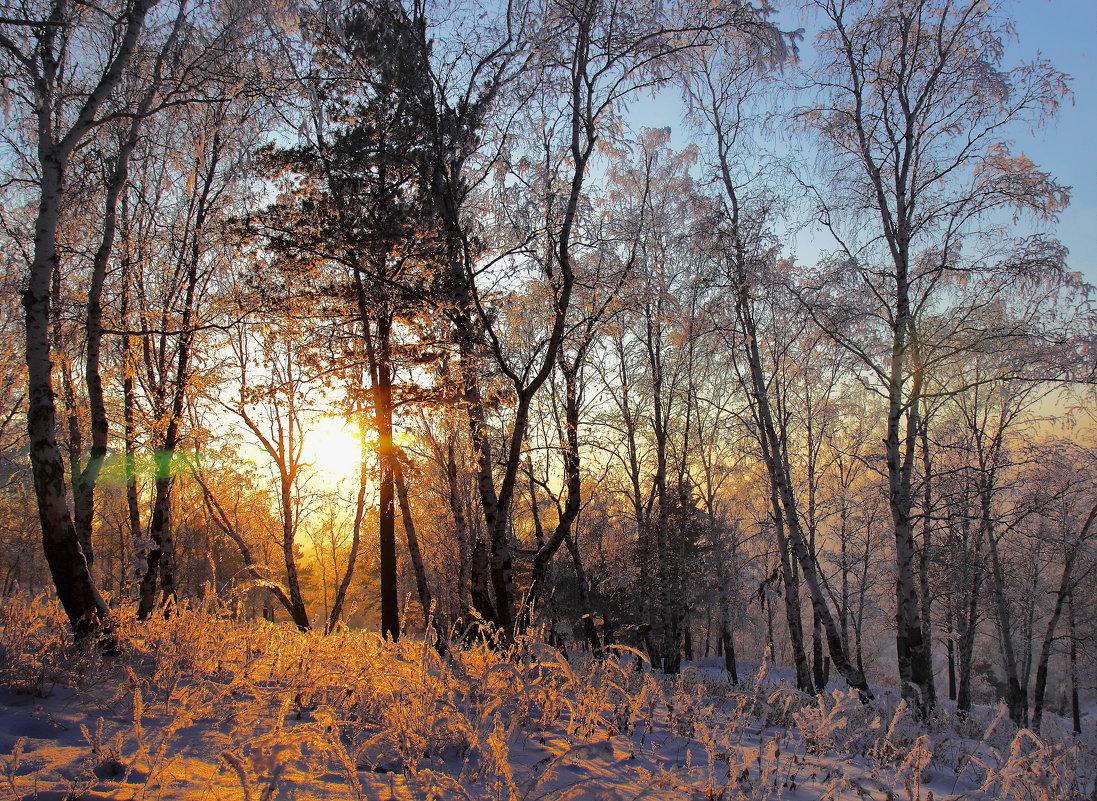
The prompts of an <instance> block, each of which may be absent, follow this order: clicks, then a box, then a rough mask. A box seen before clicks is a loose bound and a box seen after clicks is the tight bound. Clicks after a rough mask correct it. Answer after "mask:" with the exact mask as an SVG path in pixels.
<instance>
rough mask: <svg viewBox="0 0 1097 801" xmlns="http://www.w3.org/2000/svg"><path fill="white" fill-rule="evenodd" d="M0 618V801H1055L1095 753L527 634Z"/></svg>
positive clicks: (1058, 732)
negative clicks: (106, 631)
mask: <svg viewBox="0 0 1097 801" xmlns="http://www.w3.org/2000/svg"><path fill="white" fill-rule="evenodd" d="M0 626H2V628H0V799H5V798H10V799H42V801H46V800H49V801H53V800H54V799H56V800H57V801H60V800H61V799H78V798H83V799H107V798H109V799H187V800H188V801H191V800H192V799H246V800H247V801H268V800H271V799H275V798H287V799H289V798H295V799H302V800H304V799H378V800H382V799H401V800H402V799H416V800H420V799H421V800H423V801H426V800H427V799H458V800H465V799H476V800H477V801H479V800H480V799H498V801H563V799H591V800H592V801H627V800H631V799H641V798H646V799H657V800H659V801H662V799H667V800H668V801H670V800H671V799H706V800H707V801H713V800H714V799H719V800H720V801H745V800H746V799H750V800H751V801H763V800H764V801H814V800H815V799H834V800H835V801H853V800H854V799H857V800H858V801H866V800H867V799H872V800H873V801H876V800H877V799H878V800H879V801H892V800H893V799H903V800H904V801H941V799H972V800H973V801H974V800H975V799H987V800H988V801H989V799H1018V800H1020V799H1025V801H1073V799H1088V798H1092V797H1094V796H1093V795H1092V794H1093V793H1094V792H1095V790H1094V786H1095V784H1094V783H1095V781H1097V778H1095V774H1097V748H1095V743H1094V742H1093V741H1092V739H1090V740H1084V739H1078V738H1074V737H1073V736H1072V735H1070V734H1069V733H1068V732H1065V731H1064V730H1063V728H1062V727H1063V723H1062V721H1060V720H1059V719H1058V718H1055V717H1054V716H1053V717H1052V719H1051V722H1050V724H1049V725H1046V726H1045V733H1044V735H1043V737H1037V736H1036V735H1034V734H1032V733H1031V732H1028V731H1024V730H1022V731H1018V730H1016V729H1015V728H1014V727H1013V726H1012V725H1011V724H1010V722H1009V720H1008V718H1007V717H1006V716H1005V714H1004V712H1003V710H1002V709H997V710H995V709H980V710H977V711H976V713H975V714H974V715H973V716H972V717H971V718H970V719H967V720H958V719H956V718H955V716H954V715H950V714H949V713H948V711H947V710H945V711H943V712H942V713H941V715H940V716H939V717H938V718H936V719H934V720H933V721H932V722H930V723H929V724H928V725H926V726H920V725H918V724H916V723H915V722H914V721H913V720H912V719H911V717H910V715H909V713H908V711H907V709H906V707H905V706H904V704H903V703H902V702H896V700H895V699H894V698H893V697H892V696H890V695H886V694H885V695H882V696H881V697H880V698H878V699H877V700H876V701H874V702H873V703H871V704H868V705H865V704H862V703H861V702H860V700H859V699H858V698H857V696H856V695H855V694H853V693H850V692H846V691H843V690H833V691H831V692H829V694H827V695H825V696H820V697H818V698H811V697H809V696H805V695H802V694H800V693H798V692H796V691H795V690H794V689H792V688H790V687H789V686H787V684H786V683H785V682H784V681H783V680H780V679H776V678H774V677H772V676H770V675H767V670H766V668H765V667H764V666H763V667H762V668H760V669H758V671H757V672H756V673H755V674H754V675H753V676H752V677H750V678H749V679H747V680H745V681H743V682H741V683H739V684H732V683H730V682H729V681H728V680H727V678H726V676H725V675H724V674H723V673H722V671H720V670H718V669H715V668H706V667H690V668H687V669H686V670H685V671H684V672H683V673H682V674H681V675H679V676H677V677H662V676H659V675H658V674H653V673H652V672H650V671H637V670H636V669H635V663H636V660H635V659H634V658H632V657H631V656H625V657H620V658H614V659H607V660H603V661H600V662H599V661H594V660H590V659H576V660H572V661H570V662H569V661H568V660H565V659H564V658H562V657H561V655H560V654H559V653H558V652H557V651H555V650H553V649H550V648H548V647H547V646H545V645H543V644H538V643H536V642H532V641H529V642H521V643H519V644H518V645H517V646H515V647H514V648H513V649H511V650H510V651H509V652H506V653H501V652H498V651H493V650H491V649H489V648H486V647H480V646H474V647H465V648H461V649H460V650H455V651H453V652H451V653H450V654H449V655H448V656H446V657H445V658H443V657H439V655H438V654H437V652H436V651H435V650H434V649H433V648H431V647H430V646H427V645H424V643H423V642H421V641H419V642H414V641H412V642H406V643H400V644H397V645H393V644H389V643H384V642H382V641H381V640H380V639H379V638H378V637H376V636H375V635H369V634H365V633H355V632H347V633H340V634H335V635H332V636H327V637H325V636H320V635H317V634H301V633H299V632H297V631H295V630H292V629H290V628H289V627H285V626H274V625H270V624H267V623H253V622H252V623H236V622H233V621H231V620H225V619H222V618H220V617H218V616H216V615H212V614H208V613H202V612H194V611H188V610H181V611H179V612H178V613H177V614H175V615H174V616H172V617H171V618H170V619H168V620H157V621H155V622H150V623H148V624H137V623H136V622H135V621H134V620H133V619H132V617H126V616H125V615H123V617H122V620H121V621H120V623H119V626H118V633H119V639H120V645H121V651H122V653H121V655H120V656H115V657H110V658H104V657H101V656H99V655H98V654H97V653H96V652H95V651H94V650H92V651H88V650H87V649H80V648H76V647H74V646H72V645H71V644H69V643H68V642H67V641H66V638H65V636H64V625H63V620H62V619H61V616H60V613H59V612H58V610H57V609H56V607H55V606H52V605H47V604H44V603H41V602H38V603H24V602H21V601H17V600H13V599H5V600H3V601H0ZM1086 728H1091V727H1089V726H1087V727H1086Z"/></svg>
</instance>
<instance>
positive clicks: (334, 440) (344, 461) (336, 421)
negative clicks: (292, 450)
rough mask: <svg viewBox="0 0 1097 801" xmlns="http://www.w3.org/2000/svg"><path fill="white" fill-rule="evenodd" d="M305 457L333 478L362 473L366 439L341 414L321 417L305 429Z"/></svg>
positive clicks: (324, 474)
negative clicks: (363, 443) (360, 468)
mask: <svg viewBox="0 0 1097 801" xmlns="http://www.w3.org/2000/svg"><path fill="white" fill-rule="evenodd" d="M303 455H304V457H305V460H306V461H307V462H309V463H310V464H311V465H312V466H313V470H314V471H316V472H317V473H320V474H321V475H322V476H323V477H324V478H326V479H328V480H329V481H340V480H342V479H344V478H348V477H350V476H356V475H357V474H358V468H359V464H360V463H361V459H362V443H361V440H360V439H359V438H358V432H357V430H356V428H355V427H354V426H352V425H351V424H350V423H348V422H347V421H345V420H343V419H342V418H341V417H333V416H324V417H319V418H317V419H316V420H315V421H314V422H313V423H312V424H311V425H310V426H309V428H308V431H307V432H306V433H305V443H304V454H303Z"/></svg>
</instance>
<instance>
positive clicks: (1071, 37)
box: [631, 0, 1097, 284]
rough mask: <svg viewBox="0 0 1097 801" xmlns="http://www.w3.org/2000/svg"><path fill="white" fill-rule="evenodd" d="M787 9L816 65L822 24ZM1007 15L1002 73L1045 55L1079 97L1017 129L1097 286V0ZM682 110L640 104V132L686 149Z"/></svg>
mask: <svg viewBox="0 0 1097 801" xmlns="http://www.w3.org/2000/svg"><path fill="white" fill-rule="evenodd" d="M778 5H781V3H780V0H778ZM784 5H785V6H786V8H787V10H785V11H783V12H782V13H780V14H779V15H778V21H779V23H780V25H781V26H782V27H783V28H785V29H786V30H795V29H797V28H803V29H804V32H805V39H804V42H803V43H802V46H801V58H802V59H803V60H804V62H805V63H807V64H810V63H811V60H812V53H811V49H810V47H811V41H812V40H813V38H814V35H815V32H816V31H817V30H818V23H817V22H816V21H815V20H814V18H813V16H812V15H810V14H807V13H802V12H799V11H798V10H797V9H796V8H795V6H797V5H799V4H798V3H793V2H785V3H784ZM1005 9H1006V11H1007V13H1008V14H1009V15H1010V16H1011V17H1012V19H1013V21H1014V25H1015V28H1016V33H1017V39H1016V40H1015V41H1014V42H1011V43H1009V46H1008V49H1007V52H1006V57H1005V60H1004V63H1003V66H1004V67H1006V68H1008V67H1010V66H1015V65H1016V64H1018V63H1021V62H1024V61H1029V60H1031V59H1033V58H1035V57H1036V56H1037V55H1039V56H1040V57H1042V58H1045V59H1047V60H1049V61H1050V62H1051V63H1052V65H1053V66H1054V67H1055V68H1056V69H1058V70H1060V71H1061V72H1064V73H1066V74H1067V75H1068V76H1070V77H1071V81H1070V86H1071V89H1072V91H1073V98H1072V99H1070V100H1068V101H1067V102H1066V103H1064V104H1063V106H1062V107H1061V108H1060V110H1059V114H1058V116H1057V118H1056V119H1054V120H1052V121H1050V123H1049V124H1048V125H1046V126H1044V127H1043V128H1042V129H1040V130H1038V131H1036V132H1035V133H1034V134H1031V135H1030V134H1029V133H1028V132H1026V131H1024V130H1023V129H1021V128H1017V129H1015V130H1014V132H1013V134H1014V146H1015V150H1016V151H1019V152H1023V153H1024V154H1025V155H1027V156H1028V157H1029V158H1030V159H1031V160H1032V161H1033V162H1034V163H1035V164H1036V165H1037V166H1038V167H1039V168H1041V169H1043V170H1045V171H1047V172H1049V173H1051V174H1052V175H1053V176H1054V177H1055V178H1056V180H1058V181H1059V183H1061V184H1064V185H1067V186H1070V187H1071V188H1072V192H1071V204H1070V206H1069V207H1068V208H1067V209H1066V210H1065V211H1064V212H1062V214H1061V215H1060V218H1059V223H1058V225H1057V226H1055V229H1054V233H1056V234H1057V235H1058V237H1059V238H1060V240H1061V241H1062V242H1063V244H1065V245H1066V246H1067V247H1068V248H1069V251H1070V255H1069V258H1068V269H1070V270H1072V271H1074V272H1080V273H1082V275H1083V277H1084V278H1085V279H1086V280H1087V281H1088V282H1090V283H1092V284H1097V69H1095V67H1097V64H1095V60H1097V0H1012V1H1011V0H1007V2H1006V3H1005ZM679 109H680V104H679V103H678V101H677V100H676V99H675V98H671V97H669V96H668V93H664V95H663V96H660V97H658V98H656V99H655V100H648V101H641V102H639V103H638V104H636V108H634V110H633V113H632V115H631V116H632V117H633V120H634V122H635V123H637V124H638V125H644V126H652V127H655V126H665V125H667V124H668V123H669V124H670V125H671V127H672V128H673V129H674V137H673V143H674V145H675V147H683V146H684V145H686V144H688V142H689V138H690V136H691V135H692V133H691V132H690V131H689V130H688V129H687V128H686V126H685V125H684V124H683V123H680V122H678V123H675V122H674V118H675V117H677V116H678V114H679ZM790 247H791V248H792V249H793V250H794V251H798V252H797V254H796V255H797V256H798V257H799V259H800V260H801V261H807V262H811V261H813V260H814V258H815V257H816V256H817V255H818V250H819V248H818V246H812V245H809V244H807V243H806V242H804V241H803V237H800V238H798V239H797V238H793V241H792V243H791V244H790ZM823 249H825V248H823Z"/></svg>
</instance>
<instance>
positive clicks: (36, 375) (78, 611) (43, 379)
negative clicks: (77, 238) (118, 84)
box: [23, 141, 107, 637]
mask: <svg viewBox="0 0 1097 801" xmlns="http://www.w3.org/2000/svg"><path fill="white" fill-rule="evenodd" d="M39 154H40V157H41V165H42V174H41V179H40V180H41V191H42V195H41V200H40V203H39V207H38V218H37V220H36V222H35V229H34V256H33V259H32V261H31V265H30V271H29V278H28V282H27V288H26V290H25V291H24V292H23V310H24V313H25V321H26V360H27V435H28V439H29V445H30V461H31V474H32V476H33V480H34V494H35V498H36V500H37V501H38V519H39V522H40V524H41V526H42V547H43V550H44V551H45V555H46V563H47V564H48V565H49V569H50V575H51V576H52V577H53V583H54V586H55V587H56V589H57V597H58V598H59V599H60V601H61V605H62V607H63V608H64V610H65V614H66V615H67V616H68V618H69V622H70V623H71V624H72V627H73V631H74V632H75V633H76V635H77V636H78V637H83V636H85V635H87V634H89V633H91V632H93V631H95V630H96V629H97V628H99V626H100V625H101V624H102V622H103V621H104V620H105V619H106V617H107V606H106V604H105V603H104V602H103V599H102V597H101V596H100V595H99V591H98V589H96V587H95V583H94V581H93V580H92V575H91V570H90V568H89V566H88V563H87V560H86V559H85V557H84V553H83V551H82V550H81V548H80V541H79V538H78V537H77V532H76V527H75V526H74V525H73V522H72V518H71V517H70V516H69V509H68V504H67V503H66V502H65V466H64V462H63V461H62V458H61V452H60V451H59V450H58V448H57V443H56V440H55V434H54V432H55V428H56V406H55V403H54V394H53V362H52V359H51V357H50V340H49V326H50V318H51V314H50V284H51V281H52V278H53V274H54V272H55V271H56V269H57V252H56V242H57V223H58V219H59V217H60V214H61V191H62V189H61V187H62V175H63V170H64V163H63V161H62V160H61V157H59V156H58V154H57V153H56V149H55V148H51V147H50V146H49V143H48V141H40V142H39Z"/></svg>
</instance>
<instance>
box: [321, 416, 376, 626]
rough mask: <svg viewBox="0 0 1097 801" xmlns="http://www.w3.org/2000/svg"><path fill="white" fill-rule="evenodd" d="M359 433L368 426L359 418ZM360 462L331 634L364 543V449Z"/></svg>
mask: <svg viewBox="0 0 1097 801" xmlns="http://www.w3.org/2000/svg"><path fill="white" fill-rule="evenodd" d="M358 426H359V427H358V433H359V435H360V436H361V437H362V439H363V440H364V439H365V434H366V427H365V424H364V423H363V422H362V421H361V418H359V423H358ZM360 455H361V458H360V459H359V462H358V493H357V495H356V496H355V499H354V525H353V527H352V530H351V538H350V553H349V554H347V568H346V570H344V571H343V578H342V580H341V581H340V582H339V586H338V587H337V588H336V590H335V598H334V599H333V601H332V604H331V612H330V614H329V615H328V623H327V627H326V629H325V631H326V633H328V634H331V633H332V632H333V631H335V627H336V626H337V625H339V618H340V617H341V616H342V614H343V604H344V603H345V601H346V597H347V591H348V590H349V589H350V583H351V581H352V580H353V579H354V569H355V567H356V566H357V564H358V549H359V548H360V547H361V544H362V522H363V521H364V519H365V516H366V483H367V481H368V479H369V462H368V461H367V460H366V451H365V449H362V452H361V454H360Z"/></svg>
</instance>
